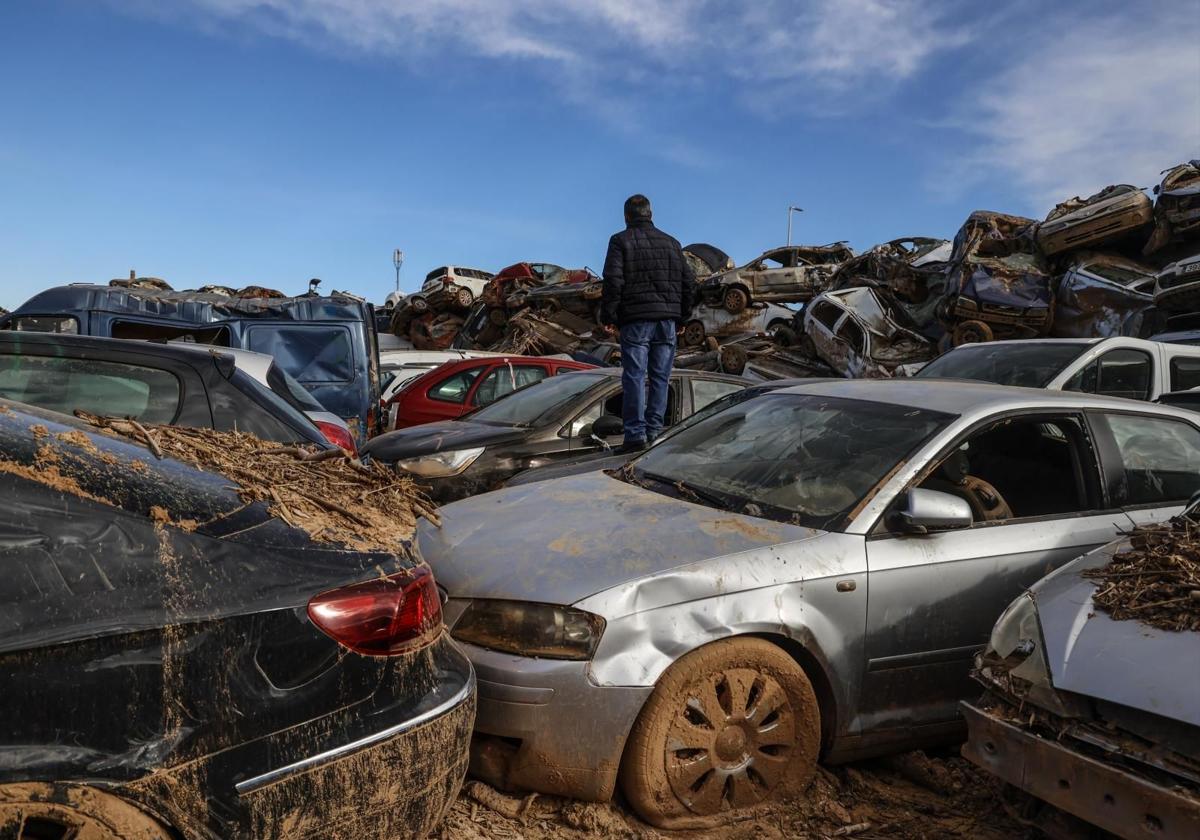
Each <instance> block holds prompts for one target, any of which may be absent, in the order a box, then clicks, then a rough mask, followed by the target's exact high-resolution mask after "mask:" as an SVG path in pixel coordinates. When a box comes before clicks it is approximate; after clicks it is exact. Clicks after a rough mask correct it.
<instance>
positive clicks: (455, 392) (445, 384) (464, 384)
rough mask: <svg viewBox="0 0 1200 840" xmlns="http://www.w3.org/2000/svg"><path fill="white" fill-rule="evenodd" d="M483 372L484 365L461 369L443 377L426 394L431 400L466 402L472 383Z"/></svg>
mask: <svg viewBox="0 0 1200 840" xmlns="http://www.w3.org/2000/svg"><path fill="white" fill-rule="evenodd" d="M482 372H483V366H482V365H480V366H479V367H473V368H467V369H466V370H460V371H459V372H458V373H456V374H454V375H453V376H449V377H447V378H446V379H443V380H442V381H441V382H439V383H438V384H436V385H434V386H433V387H432V388H430V389H429V392H428V393H427V394H426V396H428V397H429V399H431V400H441V401H442V402H452V403H462V402H466V399H467V392H468V391H470V390H471V385H472V384H474V382H475V380H476V379H478V378H479V374H481V373H482Z"/></svg>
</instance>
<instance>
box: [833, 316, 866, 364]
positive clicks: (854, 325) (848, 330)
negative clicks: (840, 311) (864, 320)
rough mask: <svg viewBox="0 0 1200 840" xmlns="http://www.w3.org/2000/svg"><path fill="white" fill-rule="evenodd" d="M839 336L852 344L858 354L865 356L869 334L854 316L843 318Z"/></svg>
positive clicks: (838, 332)
mask: <svg viewBox="0 0 1200 840" xmlns="http://www.w3.org/2000/svg"><path fill="white" fill-rule="evenodd" d="M837 337H838V338H840V339H841V340H842V341H844V342H846V344H848V345H850V347H851V348H852V349H853V350H854V352H856V353H858V355H860V356H865V355H866V354H867V336H866V334H865V333H864V332H863V329H862V327H860V326H859V325H858V322H857V321H855V320H854V319H853V318H849V317H847V318H844V319H843V320H842V325H841V326H840V327H839V328H838V331H837Z"/></svg>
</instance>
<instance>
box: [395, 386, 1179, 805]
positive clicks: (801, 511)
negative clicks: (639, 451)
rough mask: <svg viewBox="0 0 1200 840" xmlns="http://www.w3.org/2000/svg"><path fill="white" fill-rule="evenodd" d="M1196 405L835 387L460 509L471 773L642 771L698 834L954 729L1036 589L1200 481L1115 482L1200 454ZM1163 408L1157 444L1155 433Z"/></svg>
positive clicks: (450, 511) (525, 777) (612, 779)
mask: <svg viewBox="0 0 1200 840" xmlns="http://www.w3.org/2000/svg"><path fill="white" fill-rule="evenodd" d="M1198 420H1200V416H1197V415H1194V414H1189V413H1188V412H1185V411H1180V410H1173V409H1168V408H1159V407H1155V406H1152V405H1149V404H1144V403H1143V404H1134V403H1131V402H1129V401H1126V400H1120V399H1108V398H1103V397H1095V396H1090V395H1078V394H1064V393H1061V392H1050V391H1033V390H1022V389H1013V388H1006V387H1003V386H993V385H979V384H968V383H948V382H933V381H931V382H928V383H923V384H918V383H916V382H912V381H888V380H885V381H873V382H872V381H848V382H838V381H829V382H818V383H814V384H811V385H806V386H801V387H797V388H785V389H781V390H775V391H772V392H770V393H765V394H762V395H760V396H758V397H756V398H753V399H750V400H747V401H744V402H741V403H737V404H735V405H732V406H730V407H729V408H726V409H725V410H724V411H720V412H717V413H715V414H713V415H712V416H709V417H707V418H705V419H704V420H702V421H700V422H698V423H696V424H695V425H692V426H690V427H689V428H687V429H684V430H682V431H681V432H679V433H678V434H676V435H672V436H670V437H668V438H666V439H664V440H663V441H662V442H661V443H660V444H658V445H656V446H654V447H653V448H651V449H650V450H649V451H648V452H647V453H646V454H644V455H642V456H641V457H639V458H637V459H635V460H633V461H631V462H630V463H629V464H628V465H627V466H626V467H624V468H622V469H620V470H618V471H616V472H613V473H611V474H606V473H603V472H591V473H585V474H581V475H576V476H570V477H566V478H561V479H556V480H549V481H541V482H536V483H532V484H525V485H522V486H517V487H513V488H510V489H505V490H501V491H499V492H496V493H491V494H487V495H483V496H478V497H476V498H473V499H468V500H465V501H461V502H458V503H456V504H453V505H449V506H447V507H445V508H443V509H442V511H441V513H442V517H443V522H442V527H441V528H432V527H426V526H421V528H420V529H419V540H420V547H421V551H422V554H423V556H424V557H425V558H426V560H427V561H428V562H429V563H430V564H431V566H432V567H433V569H434V571H435V574H436V575H437V576H438V580H439V581H440V583H441V585H442V586H444V587H445V588H446V591H447V592H448V594H449V600H448V602H447V605H446V621H447V624H448V625H449V626H450V627H451V632H452V634H453V635H454V637H455V638H456V639H457V640H458V641H459V642H461V643H462V644H463V646H464V648H465V650H466V651H467V653H468V656H469V657H470V658H471V660H472V662H473V663H474V665H475V668H476V670H477V672H478V674H479V676H480V705H479V715H478V719H477V722H476V730H477V732H478V733H479V736H478V737H477V738H476V741H475V742H474V744H473V748H472V768H473V772H474V773H476V774H478V775H480V776H481V777H483V778H484V779H486V780H488V781H491V782H493V783H495V784H497V785H499V786H501V787H506V788H513V789H518V790H519V789H526V790H536V791H544V792H550V793H558V794H565V795H570V796H574V797H581V798H585V799H598V800H605V799H608V798H609V797H610V796H612V795H613V792H614V790H616V788H617V787H618V785H619V786H620V788H621V790H622V791H623V793H624V795H625V797H626V799H627V800H628V801H629V802H630V804H632V806H633V807H634V809H635V810H636V811H637V812H638V814H639V815H640V816H642V817H643V818H644V819H646V820H647V821H649V822H650V823H652V824H654V825H657V826H661V827H666V828H682V827H687V826H691V825H700V824H707V823H706V820H711V819H712V818H714V817H720V816H721V815H728V814H730V813H731V812H734V811H736V810H737V809H741V808H744V807H748V806H752V805H755V804H757V803H759V802H762V801H764V800H766V799H767V798H769V797H770V796H771V795H772V793H774V792H775V791H776V790H778V789H780V788H781V787H786V786H787V785H789V784H791V783H793V782H802V781H803V780H805V779H807V778H810V777H811V776H812V774H813V772H814V771H815V768H816V762H817V761H818V759H821V760H823V761H826V762H833V763H836V762H839V761H845V760H849V759H853V758H861V757H864V756H869V755H878V754H883V753H888V752H894V751H897V750H900V749H904V748H911V747H912V746H915V745H922V744H932V743H938V742H944V741H947V740H950V741H952V740H954V739H955V738H956V737H957V736H958V735H959V733H960V732H961V726H962V723H961V719H960V718H959V717H958V713H957V703H958V701H960V700H964V699H970V698H971V697H972V696H973V695H974V694H975V693H976V692H975V690H974V689H973V688H972V686H973V683H972V682H971V680H970V678H969V666H970V662H971V657H972V656H973V654H974V653H975V652H977V651H978V650H979V649H980V647H981V646H982V644H983V642H984V641H986V639H987V635H988V631H989V629H990V626H991V624H992V621H993V617H994V616H995V615H997V614H999V612H1000V611H1001V610H1002V608H1003V606H1004V605H1005V604H1006V603H1008V602H1009V601H1010V600H1011V598H1012V597H1013V595H1014V594H1015V593H1018V592H1020V591H1021V590H1022V589H1023V588H1025V587H1027V586H1030V585H1032V584H1033V583H1034V582H1035V581H1036V580H1037V579H1038V578H1040V577H1042V576H1043V575H1044V574H1045V573H1046V571H1047V570H1049V569H1053V568H1055V567H1057V566H1059V565H1062V564H1064V563H1067V562H1069V561H1070V560H1072V559H1073V558H1075V557H1077V556H1079V555H1080V554H1082V553H1085V552H1087V551H1089V550H1091V549H1093V548H1095V547H1097V546H1099V545H1102V544H1103V543H1106V542H1108V541H1109V540H1111V539H1112V538H1113V537H1114V536H1116V534H1117V533H1118V532H1119V530H1120V529H1122V528H1127V527H1129V525H1130V522H1131V521H1134V522H1139V521H1142V522H1150V521H1156V520H1159V519H1163V518H1166V517H1167V516H1170V515H1173V514H1175V513H1177V512H1178V511H1179V510H1180V509H1181V507H1182V505H1183V503H1184V502H1185V501H1186V499H1187V498H1188V496H1189V495H1190V494H1191V493H1192V492H1193V491H1195V490H1196V489H1198V488H1200V472H1193V473H1191V474H1187V475H1184V474H1180V475H1179V476H1178V480H1177V481H1173V482H1169V483H1168V484H1167V485H1165V486H1162V487H1160V488H1159V489H1158V490H1157V491H1154V490H1147V491H1145V493H1144V494H1142V495H1138V496H1130V495H1128V490H1127V488H1126V485H1125V484H1123V483H1118V482H1116V481H1115V477H1116V476H1119V475H1123V474H1124V473H1123V472H1122V471H1123V470H1124V469H1126V468H1128V465H1130V464H1133V463H1135V462H1136V463H1144V461H1138V460H1137V459H1146V458H1149V459H1151V460H1153V459H1154V458H1162V457H1165V456H1164V454H1163V453H1164V452H1176V453H1177V452H1178V450H1179V448H1180V447H1184V448H1185V451H1186V453H1197V454H1200V429H1198V428H1197V426H1196V422H1197V421H1198ZM1137 424H1141V425H1144V426H1145V427H1146V428H1147V429H1148V430H1149V431H1148V432H1147V433H1148V434H1150V435H1151V436H1152V437H1154V438H1155V439H1156V440H1158V441H1159V445H1158V446H1157V447H1156V446H1153V445H1151V446H1149V447H1147V445H1146V444H1145V443H1144V442H1139V440H1138V436H1134V437H1133V438H1132V439H1131V438H1130V437H1129V435H1128V430H1129V429H1130V427H1131V426H1133V425H1137ZM1164 438H1165V439H1167V440H1169V441H1170V442H1171V443H1170V445H1167V446H1164V445H1163V439H1164ZM1172 447H1174V448H1172ZM801 453H803V458H801V457H800V454H801ZM1169 457H1177V455H1170V456H1169ZM1188 457H1192V456H1191V455H1188ZM483 522H487V523H488V524H487V526H486V527H481V523H483ZM540 523H547V524H546V525H545V526H542V525H541V524H540ZM584 719H586V720H587V721H588V722H589V723H588V726H587V727H586V729H584V728H581V727H580V725H579V722H580V720H584Z"/></svg>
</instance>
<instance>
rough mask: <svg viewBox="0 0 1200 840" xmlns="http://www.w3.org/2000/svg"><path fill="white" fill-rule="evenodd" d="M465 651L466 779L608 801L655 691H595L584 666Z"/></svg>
mask: <svg viewBox="0 0 1200 840" xmlns="http://www.w3.org/2000/svg"><path fill="white" fill-rule="evenodd" d="M462 647H463V649H464V650H465V651H466V652H467V655H468V656H469V657H470V659H471V661H472V663H474V665H475V671H476V673H477V674H478V677H479V713H478V717H477V719H476V722H475V730H476V734H475V738H474V740H473V741H472V743H471V765H470V767H471V775H472V776H476V777H478V778H481V779H483V780H484V781H486V782H488V783H489V784H492V785H495V786H496V787H500V788H503V789H508V790H534V791H538V792H541V793H552V794H558V795H561V796H571V797H574V798H576V799H586V800H592V801H606V800H608V799H610V798H611V797H612V794H613V790H614V788H615V786H616V780H617V770H618V769H619V767H620V765H621V754H622V752H623V751H624V749H625V739H626V737H627V736H628V734H629V730H630V729H631V728H632V727H633V723H634V721H635V720H636V719H637V716H638V712H640V711H641V708H642V705H643V704H644V703H645V701H646V698H648V697H649V696H650V692H652V691H653V690H654V689H653V687H644V688H642V687H634V688H627V687H618V686H599V685H596V684H595V683H593V682H592V681H591V680H590V679H589V677H588V663H587V662H568V661H561V660H550V659H533V658H529V657H523V656H513V655H510V654H505V653H498V652H496V651H491V650H487V649H485V648H481V647H476V646H474V645H469V644H463V645H462Z"/></svg>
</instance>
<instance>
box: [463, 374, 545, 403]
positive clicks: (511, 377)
mask: <svg viewBox="0 0 1200 840" xmlns="http://www.w3.org/2000/svg"><path fill="white" fill-rule="evenodd" d="M545 378H546V369H545V368H544V367H541V366H540V365H511V364H506V365H500V366H499V367H497V368H494V369H493V370H492V371H491V373H489V374H488V375H487V376H485V377H484V379H483V381H482V382H480V383H479V387H478V388H476V389H475V405H487V404H488V403H493V402H495V401H496V400H498V399H500V398H501V397H504V396H507V395H508V394H511V393H512V392H513V391H516V390H518V389H520V388H524V387H525V386H526V385H532V384H533V383H534V382H541V381H542V380H543V379H545Z"/></svg>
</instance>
